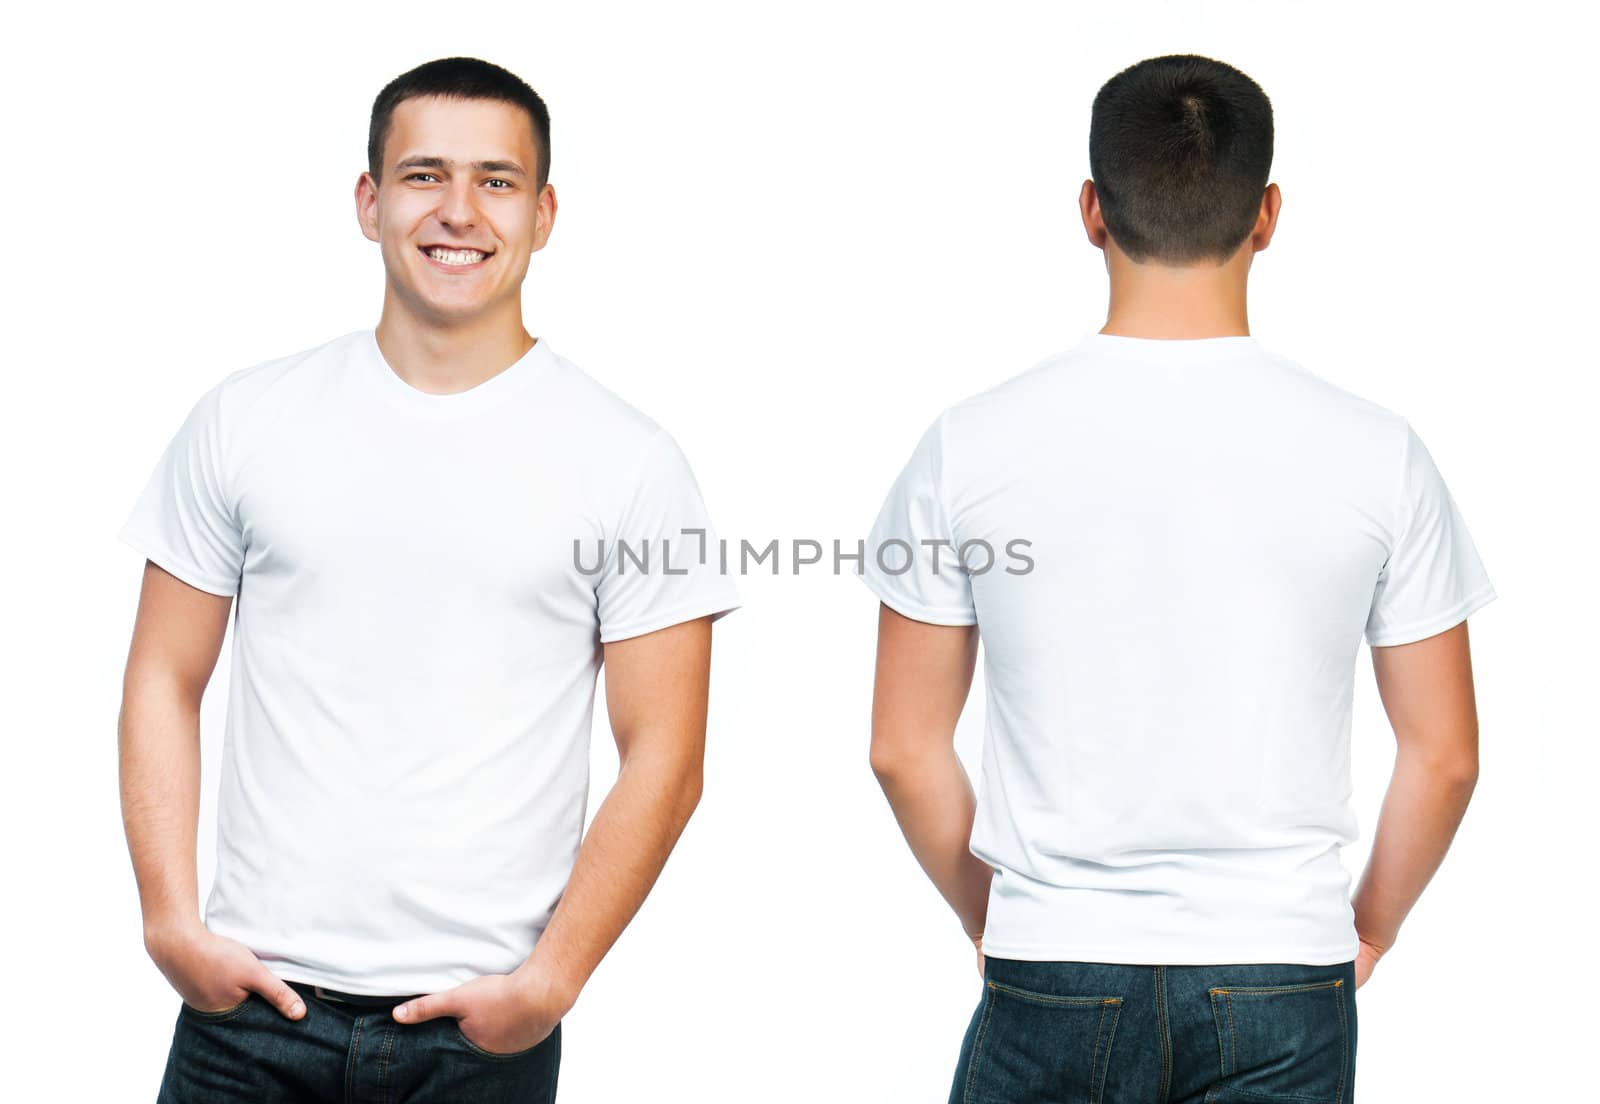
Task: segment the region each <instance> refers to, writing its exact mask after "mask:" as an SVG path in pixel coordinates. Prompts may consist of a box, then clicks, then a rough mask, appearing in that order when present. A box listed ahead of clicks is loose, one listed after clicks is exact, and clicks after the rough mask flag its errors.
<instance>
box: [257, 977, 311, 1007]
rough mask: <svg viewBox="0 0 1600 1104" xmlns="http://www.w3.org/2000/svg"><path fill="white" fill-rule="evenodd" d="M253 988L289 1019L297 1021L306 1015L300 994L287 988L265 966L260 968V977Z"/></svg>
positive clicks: (285, 984) (284, 983)
mask: <svg viewBox="0 0 1600 1104" xmlns="http://www.w3.org/2000/svg"><path fill="white" fill-rule="evenodd" d="M255 988H256V992H258V993H260V994H261V995H262V996H263V997H265V998H266V999H267V1000H268V1002H270V1003H271V1005H272V1006H273V1007H274V1008H276V1009H277V1010H278V1011H279V1012H282V1013H283V1014H284V1015H285V1016H287V1017H289V1019H291V1020H298V1019H299V1018H300V1017H301V1016H304V1015H305V1014H306V1003H305V1001H303V1000H301V999H300V994H299V993H296V992H295V991H294V990H293V989H291V988H289V984H288V982H286V981H284V980H283V979H282V978H281V977H279V976H278V975H277V974H275V973H273V972H272V971H271V970H268V969H267V968H266V967H265V966H263V967H262V968H261V976H260V977H259V978H257V980H256V986H255Z"/></svg>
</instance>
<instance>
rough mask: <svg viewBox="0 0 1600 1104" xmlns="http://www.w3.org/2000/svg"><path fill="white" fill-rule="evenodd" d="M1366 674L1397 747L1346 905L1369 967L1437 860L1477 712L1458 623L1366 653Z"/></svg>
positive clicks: (1474, 760) (1455, 817) (1459, 796)
mask: <svg viewBox="0 0 1600 1104" xmlns="http://www.w3.org/2000/svg"><path fill="white" fill-rule="evenodd" d="M1372 667H1373V671H1374V673H1375V674H1376V675H1377V680H1378V695H1379V697H1380V698H1381V699H1382V701H1383V707H1384V710H1385V711H1386V712H1387V713H1388V715H1389V723H1390V724H1391V725H1393V726H1394V733H1395V739H1396V741H1397V742H1398V745H1399V746H1398V750H1397V751H1396V753H1395V764H1394V774H1393V776H1392V778H1391V780H1390V782H1389V789H1388V792H1387V793H1386V794H1385V795H1384V799H1383V808H1382V811H1381V812H1380V813H1379V816H1378V826H1377V829H1376V831H1375V833H1374V836H1373V844H1372V854H1371V856H1370V857H1369V858H1368V860H1367V865H1366V869H1365V870H1363V871H1362V874H1361V881H1360V884H1359V885H1358V886H1357V889H1356V892H1355V895H1354V898H1353V904H1354V907H1355V915H1356V930H1357V931H1358V932H1359V933H1360V936H1361V941H1362V943H1363V944H1366V947H1365V948H1364V949H1363V955H1364V956H1365V957H1368V958H1370V959H1371V960H1372V961H1376V959H1377V956H1378V955H1381V954H1382V953H1383V952H1384V951H1386V950H1387V949H1388V948H1389V947H1390V946H1392V945H1393V944H1394V940H1395V937H1396V934H1397V933H1398V932H1399V930H1400V925H1401V923H1402V921H1404V920H1405V917H1406V914H1407V913H1409V912H1410V911H1411V908H1412V906H1413V905H1415V904H1416V903H1417V898H1419V897H1420V896H1421V895H1422V891H1423V889H1424V887H1426V886H1427V884H1428V881H1429V880H1430V879H1431V878H1432V877H1433V874H1434V871H1436V870H1437V869H1438V868H1439V864H1440V863H1441V862H1442V861H1443V860H1444V855H1445V852H1446V851H1447V850H1449V847H1450V841H1451V840H1452V839H1453V838H1454V837H1455V834H1456V829H1457V827H1458V826H1459V825H1460V823H1461V818H1462V816H1463V815H1464V814H1465V813H1466V810H1467V803H1468V802H1469V801H1470V800H1471V799H1472V791H1473V789H1474V787H1475V786H1476V785H1477V781H1478V712H1477V703H1476V701H1475V699H1474V696H1473V690H1472V657H1471V654H1470V650H1469V648H1468V643H1467V624H1466V622H1465V621H1463V622H1462V623H1461V624H1459V625H1457V626H1455V627H1454V628H1452V629H1449V630H1446V631H1445V632H1442V633H1439V634H1437V635H1435V636H1430V637H1428V638H1427V639H1425V640H1418V641H1415V642H1413V643H1410V644H1397V645H1394V646H1392V647H1379V648H1373V649H1372ZM1370 969H1371V964H1370V962H1369V963H1367V964H1366V969H1365V972H1367V973H1370ZM1364 980H1365V978H1364V977H1358V979H1357V982H1358V984H1359V983H1360V982H1361V981H1364Z"/></svg>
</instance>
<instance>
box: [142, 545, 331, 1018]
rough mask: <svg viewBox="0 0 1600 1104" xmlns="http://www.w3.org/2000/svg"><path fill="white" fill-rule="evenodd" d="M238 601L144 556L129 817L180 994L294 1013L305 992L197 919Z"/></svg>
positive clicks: (156, 933) (150, 936)
mask: <svg viewBox="0 0 1600 1104" xmlns="http://www.w3.org/2000/svg"><path fill="white" fill-rule="evenodd" d="M232 603H233V599H232V598H228V597H222V596H218V595H215V594H210V593H208V592H206V591H203V590H200V589H198V588H196V587H192V586H190V585H189V584H188V583H185V582H183V581H182V580H180V579H178V578H177V577H176V576H174V575H171V574H168V573H167V572H166V571H165V570H163V569H162V568H160V567H158V566H157V565H156V564H155V563H153V562H152V561H150V560H146V561H145V566H144V579H143V583H142V585H141V587H140V591H139V609H138V612H137V614H136V615H135V618H134V626H133V641H132V643H131V644H130V645H129V649H128V663H127V667H126V668H125V670H124V672H123V680H122V708H121V710H120V711H119V713H118V716H117V755H118V776H119V783H120V788H121V795H122V822H123V828H124V831H125V832H126V834H127V838H128V853H129V855H130V857H131V858H132V860H133V873H134V879H135V881H136V882H137V883H138V887H139V906H140V910H141V911H142V913H143V915H144V942H145V949H146V950H147V951H148V952H149V954H150V957H151V959H152V960H153V961H154V962H155V964H156V966H157V967H158V968H159V969H160V970H161V972H162V973H163V974H164V975H165V976H166V978H167V980H168V981H169V982H171V983H172V986H173V988H174V989H176V990H177V991H178V994H179V995H180V996H181V997H182V998H183V999H184V1000H185V1001H187V1002H188V1003H190V1004H191V1005H193V1006H194V1007H196V1008H200V1009H201V1010H203V1011H211V1010H214V1009H216V1008H218V1007H225V1006H228V1005H232V1004H235V1003H237V1002H238V1001H240V1000H243V999H244V997H245V995H246V993H247V992H248V991H255V992H259V993H261V994H262V995H263V996H266V997H267V998H268V999H270V1000H271V1001H272V1002H273V1003H274V1004H275V1005H277V1006H278V1008H279V1009H280V1010H281V1011H282V1012H284V1014H285V1015H291V1016H293V1015H298V1013H296V1012H294V1011H293V1009H294V1008H295V1006H296V1005H298V1004H299V1003H300V1002H299V998H298V996H296V994H295V992H294V990H292V989H290V988H289V987H288V986H287V985H285V984H284V982H283V981H282V979H280V978H278V977H277V976H276V975H274V974H272V973H271V972H270V971H269V970H267V968H266V967H265V966H263V965H262V964H261V962H260V961H259V960H258V959H257V958H256V957H255V955H254V954H252V953H251V952H250V951H249V950H248V949H247V948H245V947H244V946H243V945H242V944H239V943H236V942H234V941H233V940H228V939H222V938H220V937H218V936H214V935H212V934H211V933H210V932H209V931H207V929H206V928H205V925H204V924H202V923H201V920H200V902H199V891H198V889H197V887H196V873H195V832H196V823H197V821H198V819H199V815H200V700H201V698H202V696H203V695H204V693H205V688H206V684H207V683H208V682H209V681H210V679H211V672H212V670H213V669H214V668H215V666H216V662H217V654H218V652H219V651H220V650H221V648H222V640H223V637H224V635H225V634H226V632H227V628H228V611H229V608H230V607H231V606H232Z"/></svg>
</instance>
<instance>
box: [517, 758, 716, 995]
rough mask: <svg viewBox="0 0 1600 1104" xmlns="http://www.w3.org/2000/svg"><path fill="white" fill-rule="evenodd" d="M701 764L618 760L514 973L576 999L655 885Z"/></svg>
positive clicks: (695, 798)
mask: <svg viewBox="0 0 1600 1104" xmlns="http://www.w3.org/2000/svg"><path fill="white" fill-rule="evenodd" d="M700 789H701V767H700V763H699V761H698V760H697V759H695V760H691V759H690V758H689V757H685V756H668V755H661V756H656V757H650V756H645V755H641V754H636V755H633V756H630V757H629V758H628V760H627V761H626V762H624V764H623V766H622V768H621V770H620V771H619V772H618V774H617V781H616V783H615V785H613V786H612V787H611V792H610V793H608V794H607V795H606V798H605V800H604V801H603V802H601V804H600V807H599V808H598V809H597V810H596V811H595V816H594V820H593V822H592V823H591V824H590V826H589V831H588V832H587V833H586V834H585V835H584V838H583V842H582V844H581V845H580V846H579V848H578V854H577V858H576V860H575V861H574V864H573V868H572V873H571V875H570V876H569V878H568V880H567V888H566V890H565V891H564V892H563V893H562V895H561V902H560V904H558V905H557V906H556V910H555V912H554V914H552V916H551V918H550V922H549V924H548V925H547V926H546V927H545V930H544V932H543V934H541V935H540V937H539V940H538V942H537V943H536V944H535V945H534V949H533V953H532V954H531V955H529V956H528V959H527V961H526V962H524V963H523V964H522V965H521V966H519V967H518V968H517V970H516V971H515V973H514V975H513V976H514V977H517V978H518V979H519V980H524V981H527V982H528V983H530V984H535V985H540V986H545V987H548V988H549V989H551V990H553V991H554V993H555V994H556V995H557V1000H558V1002H559V1003H561V1004H563V1005H564V1006H566V1007H571V1005H572V1004H573V1003H574V1002H576V1000H577V997H578V993H579V991H580V990H581V989H582V988H583V986H584V984H585V983H587V981H588V980H589V977H590V975H591V974H593V973H594V971H595V968H596V967H597V966H599V964H600V960H601V959H602V958H604V957H605V955H606V952H608V951H609V950H610V949H611V947H612V945H613V944H614V943H615V942H616V941H617V938H618V937H619V936H620V935H621V934H622V931H623V929H624V928H626V927H627V926H628V923H629V921H631V920H632V919H633V917H634V914H635V913H637V912H638V911H639V906H640V905H642V904H643V903H644V899H645V897H646V896H647V895H648V894H649V892H650V887H651V886H653V885H654V884H655V882H656V879H657V877H658V876H659V875H660V873H661V869H662V867H663V866H665V865H666V861H667V856H668V855H670V854H671V853H672V848H673V847H674V846H675V845H676V844H677V842H678V837H679V836H680V835H681V834H682V833H683V829H684V825H686V824H687V823H688V821H689V817H690V815H691V814H692V813H693V812H694V809H695V806H696V805H697V804H698V803H699V800H700Z"/></svg>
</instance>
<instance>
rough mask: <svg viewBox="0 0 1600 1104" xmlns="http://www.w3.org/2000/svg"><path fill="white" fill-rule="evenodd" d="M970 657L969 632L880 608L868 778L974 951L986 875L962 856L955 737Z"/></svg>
mask: <svg viewBox="0 0 1600 1104" xmlns="http://www.w3.org/2000/svg"><path fill="white" fill-rule="evenodd" d="M977 656H978V629H977V626H975V625H964V626H951V625H930V624H926V623H924V622H921V621H913V620H911V619H910V618H908V617H903V616H901V615H900V614H898V613H896V612H895V611H894V610H892V609H890V608H889V607H888V606H886V605H882V604H880V606H879V611H878V660H877V675H876V678H875V680H874V684H873V696H872V752H871V761H872V770H873V773H874V774H876V775H877V777H878V784H879V785H880V786H882V787H883V793H884V796H885V797H887V798H888V799H889V805H890V807H891V808H892V809H893V810H894V815H895V819H896V820H897V821H899V823H900V830H901V832H903V833H904V834H905V837H906V842H907V843H909V844H910V845H911V851H912V854H914V855H916V857H917V862H919V863H921V864H922V869H923V870H924V871H925V872H926V873H927V875H928V877H929V879H931V880H932V882H933V884H934V886H935V887H936V888H937V889H938V890H939V893H940V894H941V895H942V896H943V897H944V899H945V901H947V902H948V903H949V905H950V907H951V908H952V909H954V910H955V913H956V916H957V917H959V918H960V920H961V925H962V928H963V929H964V930H965V931H966V933H967V935H968V937H969V938H971V939H972V940H973V941H974V942H975V943H978V942H979V941H980V940H981V938H982V936H983V925H984V918H985V916H986V915H987V913H988V911H989V882H990V879H991V878H992V876H993V873H994V872H993V871H992V870H991V869H990V868H989V866H988V864H986V863H985V862H983V861H982V860H981V859H979V858H977V857H976V856H975V855H973V854H972V852H971V851H970V850H969V848H968V845H969V842H970V840H971V838H972V819H973V816H974V815H975V813H976V812H977V799H976V798H975V797H974V795H973V792H972V784H971V782H970V781H968V779H967V772H966V770H965V769H964V768H963V767H962V765H961V760H960V758H958V757H957V755H956V750H955V730H956V722H957V721H958V720H959V719H960V717H961V709H962V706H963V705H965V704H966V700H967V692H968V691H969V690H970V689H971V688H972V672H973V668H974V667H975V666H976V663H977ZM980 950H981V944H980ZM980 961H981V959H980Z"/></svg>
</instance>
